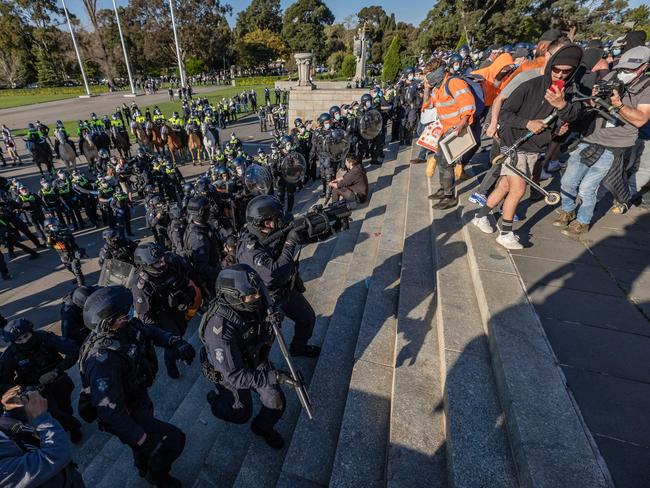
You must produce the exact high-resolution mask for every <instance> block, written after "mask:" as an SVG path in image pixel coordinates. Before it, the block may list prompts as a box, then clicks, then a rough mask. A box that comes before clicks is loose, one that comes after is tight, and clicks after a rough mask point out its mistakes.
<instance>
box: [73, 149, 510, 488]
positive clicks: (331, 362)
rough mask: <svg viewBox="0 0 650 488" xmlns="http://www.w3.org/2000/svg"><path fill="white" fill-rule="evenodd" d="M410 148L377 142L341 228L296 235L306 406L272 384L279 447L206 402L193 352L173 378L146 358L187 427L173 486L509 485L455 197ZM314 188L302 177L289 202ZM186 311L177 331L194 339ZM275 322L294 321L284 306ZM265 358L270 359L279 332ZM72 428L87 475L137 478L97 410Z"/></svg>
mask: <svg viewBox="0 0 650 488" xmlns="http://www.w3.org/2000/svg"><path fill="white" fill-rule="evenodd" d="M409 157H410V151H409V150H403V151H399V152H398V148H397V146H396V145H391V146H389V148H388V152H387V157H386V162H385V163H384V164H383V165H382V166H379V167H372V168H370V169H369V170H368V178H369V182H370V190H371V198H370V200H369V202H368V203H367V204H365V205H363V206H360V207H358V208H356V209H355V210H354V211H353V221H352V223H351V225H350V229H349V230H347V231H346V232H343V233H340V234H338V235H337V236H335V237H333V238H332V239H330V240H328V241H326V242H322V243H319V244H318V245H310V246H307V247H305V248H304V249H303V251H302V255H301V276H302V277H303V280H304V281H305V283H306V287H307V292H306V296H307V298H308V299H309V301H310V303H311V304H312V305H313V307H314V309H315V311H316V315H317V321H316V327H315V330H314V336H313V338H312V341H311V342H313V343H315V344H318V345H320V346H321V347H322V352H321V355H320V357H319V358H318V360H314V359H306V358H298V359H296V365H297V367H298V368H299V369H300V370H302V372H303V374H304V375H305V378H306V381H307V382H308V384H309V393H310V396H311V398H312V401H313V402H314V405H315V412H316V413H315V417H314V420H311V421H310V420H309V419H308V418H307V416H306V415H305V414H304V413H303V412H302V410H301V406H300V403H299V402H298V399H297V397H296V395H295V394H294V392H292V391H285V393H286V397H287V408H286V412H285V414H284V416H283V418H282V420H281V421H280V422H279V423H278V424H277V429H278V430H279V431H280V433H281V434H282V435H283V437H284V438H285V441H286V444H285V448H284V449H283V450H281V451H274V450H272V449H270V448H269V447H268V446H266V444H265V443H264V442H263V441H261V440H260V439H259V438H257V437H255V436H254V435H253V434H252V433H251V432H250V429H249V426H248V425H234V424H228V423H225V422H223V421H221V420H218V419H216V418H214V417H213V416H212V414H211V412H210V408H209V405H208V403H207V401H206V399H205V397H206V394H207V392H208V391H209V390H210V389H211V388H212V386H211V384H210V383H209V382H208V381H207V380H206V379H205V378H204V377H203V376H202V375H201V373H200V370H199V365H198V361H195V362H194V364H193V365H192V366H190V367H183V368H182V370H181V374H182V376H181V379H179V380H170V379H169V378H167V376H166V375H165V374H164V372H161V373H159V375H158V378H157V379H156V382H155V384H154V385H153V387H152V388H151V390H150V394H151V397H152V399H153V401H154V405H155V412H156V416H157V417H158V418H159V419H161V420H165V421H169V422H171V423H173V424H174V425H176V426H178V427H180V428H181V429H182V430H183V431H185V433H186V434H187V444H186V447H185V451H184V452H183V454H182V456H181V457H180V458H179V459H178V461H177V462H176V463H175V464H174V468H173V472H172V474H173V475H174V476H176V477H178V478H180V479H181V480H182V481H183V485H184V486H188V487H197V488H198V487H228V486H236V487H252V486H255V487H271V486H277V487H287V488H288V487H292V488H294V487H305V488H308V487H310V488H314V487H327V486H333V487H356V486H360V487H380V486H390V487H404V488H407V487H408V488H412V487H420V486H427V487H443V486H457V487H479V486H485V487H509V486H517V477H516V475H515V470H514V467H513V462H512V456H511V454H510V447H509V442H508V435H507V432H506V427H505V422H504V419H503V413H502V410H501V408H500V406H499V401H498V396H497V393H496V387H495V381H494V378H493V373H492V366H491V360H490V354H489V349H488V341H487V338H486V334H485V330H484V326H483V323H482V320H481V314H480V313H479V307H478V304H477V299H476V295H475V292H474V288H473V285H472V278H471V275H470V270H469V267H468V263H467V257H466V256H465V255H466V253H467V247H466V245H465V243H464V241H463V237H462V232H461V224H460V217H459V213H457V212H456V211H455V210H452V211H449V212H446V213H436V214H434V213H433V210H432V209H431V205H430V201H429V200H427V198H426V195H428V194H429V193H430V192H431V190H432V189H431V188H430V187H429V183H428V178H426V177H425V176H424V174H423V173H424V171H423V168H422V167H419V166H411V165H409V163H408V160H409ZM319 190H320V188H318V187H317V185H312V186H310V187H307V188H305V189H304V190H303V191H302V192H301V193H300V195H299V198H298V200H297V205H296V212H301V211H305V210H307V209H308V208H309V207H310V206H311V205H312V204H313V203H316V201H317V200H318V192H319ZM197 323H198V321H197V320H195V321H194V322H193V323H192V324H190V327H189V329H188V340H189V341H190V342H191V343H192V344H193V345H194V346H195V347H197V348H198V347H199V340H198V337H197V333H196V329H197ZM283 332H284V333H285V335H286V336H287V337H288V338H290V337H291V335H292V334H293V324H292V323H291V322H290V321H288V320H287V322H286V323H285V325H284V326H283ZM271 360H272V361H273V362H274V363H275V364H277V365H281V366H280V367H284V366H283V359H282V356H281V355H280V352H279V349H278V348H277V345H276V346H274V348H273V350H272V352H271ZM71 376H72V377H76V376H77V375H75V374H72V375H71ZM254 398H255V395H254ZM255 401H256V402H257V399H256V398H255ZM254 408H255V411H257V409H258V408H259V404H258V403H256V405H255V407H254ZM84 434H85V436H84V441H83V443H82V444H81V445H79V446H76V447H75V461H76V462H77V463H78V464H79V465H80V469H81V471H82V474H83V477H84V480H85V482H86V486H92V487H100V488H103V487H114V486H118V485H122V486H125V487H137V486H148V485H147V483H146V482H145V481H144V480H143V479H141V478H140V477H139V476H138V474H137V472H136V470H135V468H134V467H133V465H132V456H131V451H130V449H128V448H127V447H125V446H123V445H122V444H121V443H120V442H119V441H118V440H117V439H116V438H114V437H112V436H110V435H107V434H105V433H103V432H100V431H98V430H97V428H96V426H95V425H87V424H86V425H85V426H84Z"/></svg>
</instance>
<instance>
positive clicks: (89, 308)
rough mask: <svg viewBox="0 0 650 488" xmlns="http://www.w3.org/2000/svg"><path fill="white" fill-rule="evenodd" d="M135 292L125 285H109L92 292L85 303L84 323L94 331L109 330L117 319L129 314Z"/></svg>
mask: <svg viewBox="0 0 650 488" xmlns="http://www.w3.org/2000/svg"><path fill="white" fill-rule="evenodd" d="M132 306H133V294H132V293H131V290H129V289H128V288H126V287H124V286H107V287H104V288H100V289H99V290H97V291H94V292H93V293H91V295H90V296H89V297H88V298H87V299H86V303H84V311H83V319H84V324H85V325H86V327H88V328H89V329H90V330H92V331H94V332H107V331H108V330H109V329H110V328H111V326H112V325H113V323H114V322H115V320H117V319H119V318H120V317H123V316H125V315H128V314H129V312H130V311H131V307H132Z"/></svg>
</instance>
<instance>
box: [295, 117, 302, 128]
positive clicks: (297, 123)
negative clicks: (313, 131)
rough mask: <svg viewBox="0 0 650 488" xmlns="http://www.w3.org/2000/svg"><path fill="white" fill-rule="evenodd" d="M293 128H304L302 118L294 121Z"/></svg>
mask: <svg viewBox="0 0 650 488" xmlns="http://www.w3.org/2000/svg"><path fill="white" fill-rule="evenodd" d="M293 126H294V127H302V126H303V123H302V119H301V118H300V117H297V118H296V119H295V120H294V121H293Z"/></svg>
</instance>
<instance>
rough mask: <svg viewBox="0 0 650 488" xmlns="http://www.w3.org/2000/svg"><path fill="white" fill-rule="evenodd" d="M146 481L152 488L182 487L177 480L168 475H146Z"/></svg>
mask: <svg viewBox="0 0 650 488" xmlns="http://www.w3.org/2000/svg"><path fill="white" fill-rule="evenodd" d="M146 480H147V481H148V482H149V483H151V484H152V485H153V486H159V487H160V488H181V487H182V486H183V484H182V483H181V481H180V480H179V479H178V478H174V477H173V476H172V475H171V474H169V473H166V474H156V475H153V474H151V473H148V474H147V476H146Z"/></svg>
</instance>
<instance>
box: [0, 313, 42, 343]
mask: <svg viewBox="0 0 650 488" xmlns="http://www.w3.org/2000/svg"><path fill="white" fill-rule="evenodd" d="M33 330H34V324H33V323H32V322H31V321H29V320H27V319H25V318H22V317H21V318H19V319H14V320H10V321H9V322H7V325H5V326H4V328H3V329H2V338H3V339H4V340H5V341H6V342H14V341H15V340H16V339H18V338H19V337H20V336H21V335H23V334H25V333H26V332H31V331H33Z"/></svg>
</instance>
